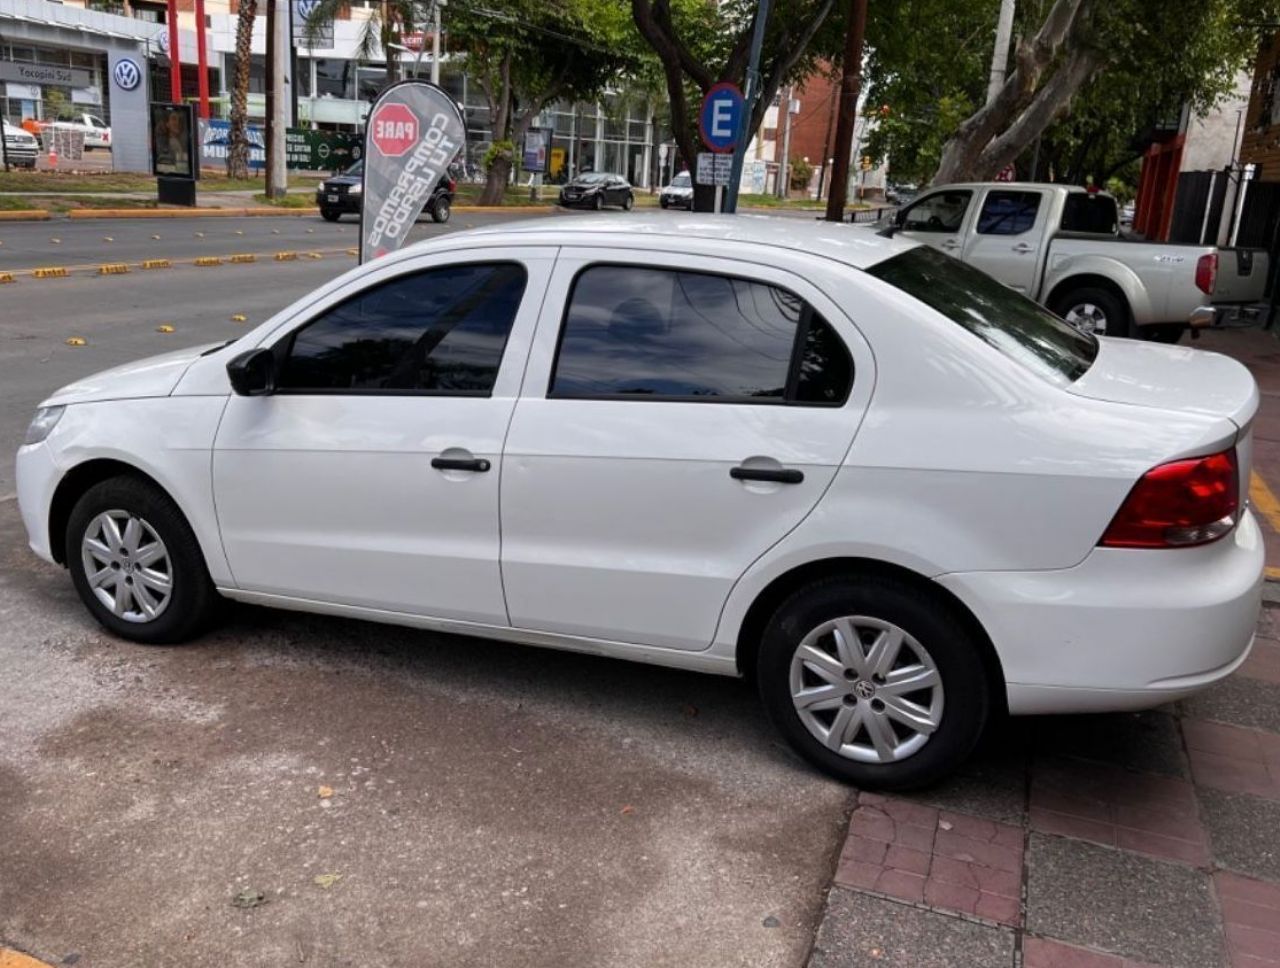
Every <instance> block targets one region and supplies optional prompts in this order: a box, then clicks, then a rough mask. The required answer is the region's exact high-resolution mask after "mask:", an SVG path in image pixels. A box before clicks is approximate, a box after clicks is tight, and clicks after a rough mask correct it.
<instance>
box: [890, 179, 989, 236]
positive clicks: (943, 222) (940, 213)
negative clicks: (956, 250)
mask: <svg viewBox="0 0 1280 968" xmlns="http://www.w3.org/2000/svg"><path fill="white" fill-rule="evenodd" d="M971 198H973V192H971V191H968V190H967V189H966V190H960V191H953V192H936V193H934V194H933V195H926V196H925V197H924V198H922V199H920V201H918V202H916V203H915V204H914V205H912V206H911V207H910V208H908V209H907V210H906V211H905V212H903V214H902V227H903V228H904V229H906V230H907V231H909V232H959V231H960V226H961V225H963V224H964V213H965V212H966V211H967V210H968V208H969V200H970V199H971Z"/></svg>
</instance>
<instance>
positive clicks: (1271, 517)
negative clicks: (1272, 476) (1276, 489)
mask: <svg viewBox="0 0 1280 968" xmlns="http://www.w3.org/2000/svg"><path fill="white" fill-rule="evenodd" d="M1249 500H1250V501H1252V502H1253V506H1254V507H1255V508H1257V510H1258V513H1259V514H1261V515H1262V516H1263V517H1264V518H1266V519H1267V523H1268V524H1269V525H1271V528H1272V530H1273V531H1275V532H1276V533H1277V534H1280V499H1278V498H1277V497H1276V496H1275V494H1274V493H1273V492H1272V490H1271V488H1269V487H1267V482H1266V481H1264V480H1263V479H1262V475H1260V474H1259V473H1258V472H1257V471H1254V472H1253V473H1252V474H1250V475H1249Z"/></svg>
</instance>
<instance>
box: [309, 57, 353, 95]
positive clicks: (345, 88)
mask: <svg viewBox="0 0 1280 968" xmlns="http://www.w3.org/2000/svg"><path fill="white" fill-rule="evenodd" d="M355 66H356V65H355V62H354V61H349V60H338V59H336V58H332V57H319V58H317V59H316V94H318V95H319V96H320V97H326V96H327V97H341V98H348V99H350V98H354V97H355V95H356V76H355V75H356V72H355Z"/></svg>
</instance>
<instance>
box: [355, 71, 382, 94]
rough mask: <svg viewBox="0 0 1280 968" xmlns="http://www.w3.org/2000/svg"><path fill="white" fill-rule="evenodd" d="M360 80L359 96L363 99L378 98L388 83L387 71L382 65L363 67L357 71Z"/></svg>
mask: <svg viewBox="0 0 1280 968" xmlns="http://www.w3.org/2000/svg"><path fill="white" fill-rule="evenodd" d="M356 77H357V79H358V81H359V86H358V94H357V96H358V97H359V98H360V100H361V101H372V100H374V99H375V98H377V96H378V94H379V93H380V92H381V91H382V88H383V87H384V86H385V85H386V83H387V72H386V71H385V70H384V69H383V68H381V67H361V68H359V69H358V70H357V72H356Z"/></svg>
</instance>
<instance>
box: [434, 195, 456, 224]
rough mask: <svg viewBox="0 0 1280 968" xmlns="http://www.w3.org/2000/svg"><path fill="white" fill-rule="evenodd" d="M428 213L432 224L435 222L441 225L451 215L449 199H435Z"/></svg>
mask: <svg viewBox="0 0 1280 968" xmlns="http://www.w3.org/2000/svg"><path fill="white" fill-rule="evenodd" d="M430 212H431V220H432V221H433V222H436V223H438V224H443V223H445V222H447V221H449V215H450V214H451V213H450V205H449V199H447V198H441V199H437V200H436V203H435V204H434V205H432V206H431V208H430Z"/></svg>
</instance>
